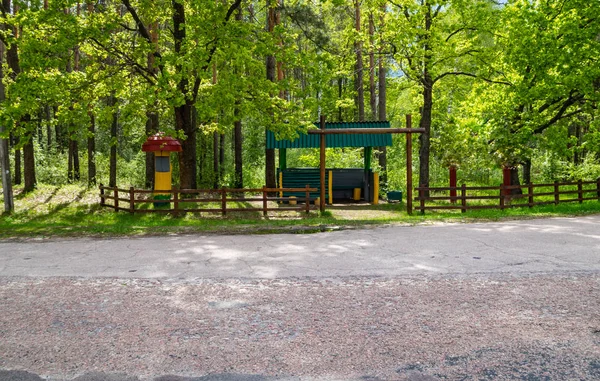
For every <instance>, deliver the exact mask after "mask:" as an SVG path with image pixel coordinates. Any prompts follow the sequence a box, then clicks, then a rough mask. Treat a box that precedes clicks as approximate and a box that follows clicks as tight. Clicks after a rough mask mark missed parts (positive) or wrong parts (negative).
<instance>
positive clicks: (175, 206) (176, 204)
mask: <svg viewBox="0 0 600 381" xmlns="http://www.w3.org/2000/svg"><path fill="white" fill-rule="evenodd" d="M173 209H174V210H175V212H174V214H175V215H176V216H178V215H179V189H177V188H173Z"/></svg>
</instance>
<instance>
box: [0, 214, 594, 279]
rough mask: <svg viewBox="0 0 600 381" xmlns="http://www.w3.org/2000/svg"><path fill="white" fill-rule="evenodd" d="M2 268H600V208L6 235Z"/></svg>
mask: <svg viewBox="0 0 600 381" xmlns="http://www.w3.org/2000/svg"><path fill="white" fill-rule="evenodd" d="M0 253H1V255H0V276H36V277H48V276H73V277H124V278H166V279H207V278H232V277H235V278H267V279H275V278H287V277H336V276H389V277H395V276H404V275H415V274H477V273H503V272H509V273H517V272H552V271H590V270H591V271H598V270H600V256H599V255H598V254H599V253H600V216H597V215H596V216H590V217H581V218H554V219H542V220H528V221H512V222H500V223H480V224H448V225H437V226H413V227H409V226H406V227H386V228H375V229H367V230H345V231H338V232H331V233H321V234H280V235H248V236H244V235H229V236H228V235H208V236H202V235H200V236H198V235H173V236H163V237H146V238H117V239H92V238H81V239H69V240H43V239H42V240H39V241H35V240H27V241H24V242H1V241H0Z"/></svg>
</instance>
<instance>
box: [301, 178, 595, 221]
mask: <svg viewBox="0 0 600 381" xmlns="http://www.w3.org/2000/svg"><path fill="white" fill-rule="evenodd" d="M598 184H600V179H598ZM309 189H310V185H308V184H307V185H306V200H305V201H306V206H305V208H306V214H308V213H309V212H310V192H309V191H308V190H309Z"/></svg>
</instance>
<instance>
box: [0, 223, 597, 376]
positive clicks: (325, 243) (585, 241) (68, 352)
mask: <svg viewBox="0 0 600 381" xmlns="http://www.w3.org/2000/svg"><path fill="white" fill-rule="evenodd" d="M599 270H600V216H589V217H581V218H556V219H544V220H528V221H507V222H499V223H482V224H449V225H436V226H415V227H386V228H374V229H366V230H348V231H338V232H331V233H320V234H307V235H293V234H283V235H254V236H241V235H231V236H228V235H206V236H196V235H174V236H165V237H146V238H130V239H125V238H119V239H90V238H81V239H50V240H33V239H32V240H24V241H3V242H2V241H0V381H39V380H40V379H41V380H51V381H63V380H65V381H66V380H68V381H71V380H76V381H137V380H156V381H201V380H202V381H210V380H215V381H216V380H223V381H226V380H230V381H233V380H240V381H246V380H248V381H255V380H282V379H286V380H413V381H416V380H438V379H448V380H512V379H521V380H597V379H600V298H599V296H600V276H599V275H600V272H599ZM167 375H168V376H167Z"/></svg>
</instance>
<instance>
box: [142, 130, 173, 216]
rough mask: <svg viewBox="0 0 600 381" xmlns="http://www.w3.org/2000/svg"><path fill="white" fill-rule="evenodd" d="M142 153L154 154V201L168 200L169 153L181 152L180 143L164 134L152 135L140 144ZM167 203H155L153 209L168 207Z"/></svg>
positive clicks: (170, 172)
mask: <svg viewBox="0 0 600 381" xmlns="http://www.w3.org/2000/svg"><path fill="white" fill-rule="evenodd" d="M142 151H143V152H154V197H153V198H154V199H155V200H170V199H171V193H170V192H169V191H170V190H171V189H172V188H171V179H172V167H171V160H170V159H171V157H170V156H171V152H181V151H182V148H181V143H179V142H178V141H177V139H174V138H172V137H170V136H166V135H165V134H164V133H162V132H159V133H157V134H156V135H152V136H150V137H149V138H148V140H146V141H145V142H144V144H142ZM168 206H169V202H165V201H162V202H155V203H154V207H168Z"/></svg>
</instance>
